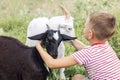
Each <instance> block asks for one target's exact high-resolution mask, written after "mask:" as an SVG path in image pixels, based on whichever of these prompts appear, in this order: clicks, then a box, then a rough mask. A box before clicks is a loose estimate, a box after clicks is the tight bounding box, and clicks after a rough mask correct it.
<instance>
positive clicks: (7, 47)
mask: <svg viewBox="0 0 120 80" xmlns="http://www.w3.org/2000/svg"><path fill="white" fill-rule="evenodd" d="M56 34H58V37H57V38H55V35H56ZM30 39H34V40H41V44H42V45H43V46H45V48H46V50H47V52H48V53H49V54H50V55H51V56H52V57H54V58H56V57H57V48H58V46H59V44H60V42H61V41H62V40H71V39H75V38H74V37H69V36H66V35H62V34H60V32H59V31H53V30H47V31H46V32H45V33H42V34H40V35H36V36H33V37H30ZM48 75H49V73H48V71H47V69H46V67H45V65H44V62H43V60H42V59H41V57H40V55H39V53H38V51H37V50H36V48H35V47H27V46H25V45H23V44H22V43H21V42H20V41H18V40H17V39H15V38H12V37H6V36H0V80H46V79H47V76H48Z"/></svg>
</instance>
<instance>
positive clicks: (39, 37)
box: [28, 33, 46, 40]
mask: <svg viewBox="0 0 120 80" xmlns="http://www.w3.org/2000/svg"><path fill="white" fill-rule="evenodd" d="M45 37H46V33H41V34H38V35H35V36H31V37H28V38H29V39H31V40H41V39H44V38H45Z"/></svg>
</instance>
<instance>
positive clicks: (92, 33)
mask: <svg viewBox="0 0 120 80" xmlns="http://www.w3.org/2000/svg"><path fill="white" fill-rule="evenodd" d="M94 36H95V34H94V32H93V31H92V30H90V33H89V37H88V38H89V39H92V38H94Z"/></svg>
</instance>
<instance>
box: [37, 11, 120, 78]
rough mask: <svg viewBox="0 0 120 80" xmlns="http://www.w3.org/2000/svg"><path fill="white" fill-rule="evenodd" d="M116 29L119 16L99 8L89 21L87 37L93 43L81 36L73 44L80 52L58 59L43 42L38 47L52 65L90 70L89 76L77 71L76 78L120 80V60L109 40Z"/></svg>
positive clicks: (86, 31) (42, 55)
mask: <svg viewBox="0 0 120 80" xmlns="http://www.w3.org/2000/svg"><path fill="white" fill-rule="evenodd" d="M115 29H116V19H115V17H114V16H113V15H111V14H109V13H105V12H100V11H98V12H94V13H92V14H91V15H90V16H89V17H88V19H87V20H86V23H85V28H84V37H85V39H86V40H87V41H88V42H89V43H90V45H89V46H85V45H84V44H83V43H82V42H81V41H79V40H77V39H75V40H72V41H71V42H72V44H73V46H74V47H75V48H76V49H77V50H78V51H77V52H75V53H73V54H72V55H69V56H66V57H64V58H58V59H53V58H52V57H51V56H50V55H49V54H48V53H47V52H46V51H44V50H43V48H42V47H41V46H40V43H39V42H38V43H37V45H36V48H37V50H38V51H39V53H40V55H41V57H42V59H43V60H44V61H45V63H46V64H47V65H48V67H50V68H62V67H68V66H73V65H76V64H79V65H83V66H84V67H85V69H86V71H87V72H88V78H85V77H84V76H83V75H80V74H77V75H75V76H73V77H72V80H118V79H120V61H119V59H118V57H117V56H116V53H115V52H114V50H113V49H112V48H111V46H110V45H109V43H108V42H107V41H108V39H109V38H110V37H111V36H112V35H113V34H114V32H115Z"/></svg>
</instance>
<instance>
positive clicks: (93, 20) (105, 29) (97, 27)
mask: <svg viewBox="0 0 120 80" xmlns="http://www.w3.org/2000/svg"><path fill="white" fill-rule="evenodd" d="M89 21H90V25H91V28H92V30H93V31H94V33H95V36H96V38H97V39H98V40H104V39H109V38H110V37H111V36H112V35H113V34H114V32H115V29H116V18H115V17H114V16H113V15H112V14H109V13H106V12H101V11H97V12H94V13H92V14H91V15H90V17H89Z"/></svg>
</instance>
